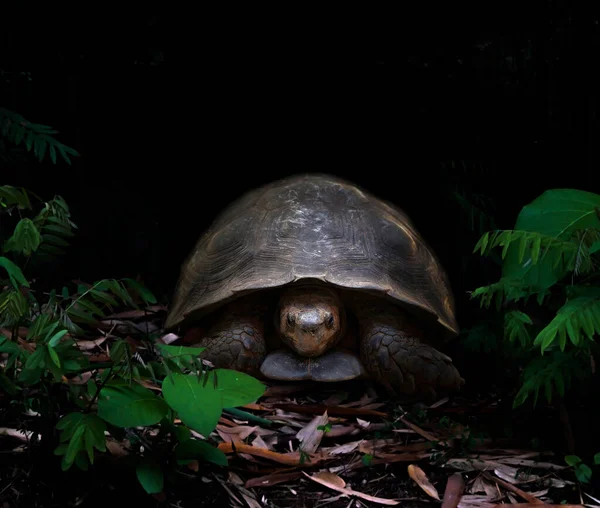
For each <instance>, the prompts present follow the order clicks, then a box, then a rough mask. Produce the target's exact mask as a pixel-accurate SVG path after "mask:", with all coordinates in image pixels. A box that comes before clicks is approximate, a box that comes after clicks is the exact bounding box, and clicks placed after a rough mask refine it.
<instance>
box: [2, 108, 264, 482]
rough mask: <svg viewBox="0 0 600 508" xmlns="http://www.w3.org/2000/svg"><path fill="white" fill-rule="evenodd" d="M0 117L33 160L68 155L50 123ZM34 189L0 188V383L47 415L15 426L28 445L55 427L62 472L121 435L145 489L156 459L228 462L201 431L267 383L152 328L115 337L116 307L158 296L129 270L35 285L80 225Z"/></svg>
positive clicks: (159, 463) (85, 463) (29, 409)
mask: <svg viewBox="0 0 600 508" xmlns="http://www.w3.org/2000/svg"><path fill="white" fill-rule="evenodd" d="M0 121H2V122H3V123H2V127H3V131H2V132H3V135H4V136H5V140H6V141H9V142H11V143H13V144H15V145H18V143H19V142H20V141H21V140H22V139H23V137H24V138H25V140H26V146H27V148H28V150H29V149H31V148H32V149H33V150H34V153H35V155H36V156H37V157H38V158H39V159H40V160H41V159H43V157H44V155H45V154H47V153H49V154H50V157H51V158H52V160H53V162H56V152H58V153H60V154H61V155H62V156H63V157H65V159H66V160H67V161H68V158H67V154H70V155H76V152H75V151H74V150H72V149H71V148H68V147H66V146H64V145H62V144H61V143H59V142H57V141H56V140H55V139H54V138H52V137H51V135H52V134H54V133H55V131H53V130H52V129H50V128H49V127H45V126H38V125H34V124H31V123H29V122H26V121H25V120H24V119H23V118H22V117H20V116H18V115H16V114H14V113H10V112H7V111H6V110H0ZM32 198H37V196H34V195H33V194H32V193H31V192H28V191H27V190H26V189H22V188H16V187H12V186H3V187H0V209H1V212H0V220H1V221H2V223H1V226H2V233H3V235H5V236H3V237H2V238H1V239H0V240H1V254H2V255H1V256H0V267H1V268H2V274H3V275H1V277H2V278H0V291H1V292H0V332H1V333H2V335H1V336H0V354H2V356H3V357H4V361H3V362H2V364H1V366H0V387H1V388H2V390H3V391H4V392H5V393H6V394H8V396H9V397H10V408H11V410H12V411H13V412H21V413H25V414H30V415H35V419H38V420H44V421H43V422H41V423H40V422H39V421H37V422H35V423H32V424H31V425H28V424H27V423H25V424H23V425H22V428H21V429H19V430H20V431H21V432H24V433H26V434H30V435H31V436H32V441H31V443H30V444H31V446H34V447H35V446H36V444H39V443H40V442H47V441H49V442H52V440H53V438H54V436H55V434H56V431H58V445H57V446H56V448H55V449H54V453H55V454H56V455H58V456H61V457H62V461H61V465H62V469H63V470H68V469H69V468H71V467H72V466H74V465H75V466H76V467H78V468H80V469H83V470H87V469H88V467H89V466H90V464H94V462H95V460H96V458H97V456H98V454H104V453H105V452H106V451H107V447H106V443H107V438H108V439H109V440H110V439H114V437H118V438H123V437H125V436H126V437H127V439H128V440H129V441H130V443H131V451H132V452H133V453H134V454H136V455H137V457H138V460H137V465H136V473H137V478H138V480H139V482H140V483H141V485H142V486H143V487H144V489H145V490H146V491H147V492H149V493H158V492H161V491H162V489H163V483H164V474H163V471H164V470H165V468H168V467H176V466H178V465H180V464H186V463H188V462H189V461H191V460H198V459H200V460H202V459H203V460H206V461H209V462H212V463H215V464H218V465H226V464H227V458H226V457H225V455H224V454H223V452H221V451H220V450H219V449H218V448H216V447H215V446H214V445H213V444H211V443H210V441H209V440H207V439H206V437H207V436H209V435H210V433H211V432H212V430H213V429H214V428H215V426H216V424H217V422H218V420H219V418H220V416H221V413H222V411H223V410H224V409H230V408H235V407H237V406H241V405H245V404H248V403H251V402H253V401H255V400H256V399H257V398H258V397H260V396H261V395H262V393H263V391H264V386H263V385H262V384H261V383H259V382H258V381H257V380H255V379H254V378H251V377H250V376H247V375H245V374H242V373H239V372H234V371H230V370H226V369H211V368H210V367H207V366H206V365H204V363H203V362H202V361H201V360H200V359H199V355H200V353H201V352H202V349H201V348H191V347H183V346H171V345H168V344H164V343H161V342H160V341H159V338H160V335H159V334H157V333H146V334H145V335H144V336H142V337H140V339H139V344H138V343H136V342H135V341H133V340H129V341H128V340H126V339H122V338H116V337H114V336H112V335H111V331H112V328H113V326H112V325H110V322H108V324H107V320H108V319H109V318H110V317H111V316H114V315H115V313H117V312H118V311H122V310H123V309H124V308H125V309H127V308H129V309H138V310H139V309H141V310H146V311H148V307H149V306H151V305H154V304H156V303H157V302H156V299H155V298H154V296H153V295H152V293H151V292H150V291H149V290H148V289H147V288H146V287H144V286H143V285H142V284H141V283H140V282H138V281H136V280H134V279H131V278H124V279H121V280H116V279H105V280H100V281H97V282H94V283H92V284H88V283H83V282H75V283H73V282H71V283H67V284H65V286H64V287H62V288H61V289H60V290H52V291H51V292H50V293H49V294H45V293H43V292H41V291H39V290H38V289H37V287H36V283H35V280H36V279H35V277H34V276H33V275H32V274H36V273H37V272H38V271H39V270H42V271H43V266H44V265H43V263H44V261H47V260H48V259H53V258H55V257H56V256H60V255H62V254H64V252H65V249H66V248H68V246H69V240H70V238H71V237H73V235H74V232H75V230H76V229H77V226H76V225H75V223H74V222H73V221H72V219H71V215H70V211H69V207H68V205H67V203H66V202H65V200H64V199H63V198H62V197H60V196H55V197H54V198H52V199H51V200H49V201H43V200H41V199H40V198H37V201H36V200H34V199H32ZM6 232H9V233H8V234H6ZM38 275H40V274H39V273H38ZM41 276H42V277H43V273H42V274H41ZM148 312H150V311H148ZM98 332H100V334H101V337H104V338H105V339H106V338H111V343H110V350H109V354H108V356H107V358H106V361H104V362H94V361H90V356H89V355H87V354H86V353H85V348H83V347H82V346H83V345H84V344H86V343H89V341H90V340H94V338H95V337H96V336H97V334H98ZM140 351H141V352H142V353H143V355H142V354H141V353H140ZM40 429H46V430H45V431H40ZM149 429H155V430H156V431H155V432H148V430H149Z"/></svg>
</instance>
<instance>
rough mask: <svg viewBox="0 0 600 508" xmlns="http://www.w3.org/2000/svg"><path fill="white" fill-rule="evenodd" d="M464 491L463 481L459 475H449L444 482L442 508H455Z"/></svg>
mask: <svg viewBox="0 0 600 508" xmlns="http://www.w3.org/2000/svg"><path fill="white" fill-rule="evenodd" d="M464 490H465V481H464V480H463V477H462V475H461V474H460V473H454V474H451V475H450V476H449V477H448V481H447V482H446V490H445V491H444V499H443V500H442V508H456V507H457V506H458V503H460V500H461V498H462V495H463V492H464Z"/></svg>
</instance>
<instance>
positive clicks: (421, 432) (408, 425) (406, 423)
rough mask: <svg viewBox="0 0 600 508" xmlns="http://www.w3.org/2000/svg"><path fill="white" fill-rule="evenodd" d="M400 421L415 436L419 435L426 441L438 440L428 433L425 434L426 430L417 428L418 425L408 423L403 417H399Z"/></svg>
mask: <svg viewBox="0 0 600 508" xmlns="http://www.w3.org/2000/svg"><path fill="white" fill-rule="evenodd" d="M400 421H401V422H402V423H403V424H404V425H406V426H407V427H408V428H409V429H411V430H413V431H415V432H416V433H417V434H419V435H420V436H422V437H424V438H425V439H427V440H428V441H437V440H438V438H437V437H436V436H434V435H433V434H430V433H429V432H427V431H426V430H423V429H422V428H421V427H419V426H418V425H415V424H414V423H412V422H410V421H408V420H407V419H406V418H405V417H404V416H401V417H400Z"/></svg>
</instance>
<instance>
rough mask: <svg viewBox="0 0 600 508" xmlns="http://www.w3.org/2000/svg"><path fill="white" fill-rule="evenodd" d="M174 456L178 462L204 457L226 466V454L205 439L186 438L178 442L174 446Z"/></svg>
mask: <svg viewBox="0 0 600 508" xmlns="http://www.w3.org/2000/svg"><path fill="white" fill-rule="evenodd" d="M175 457H176V458H177V460H178V461H179V462H180V463H183V462H187V461H188V460H194V459H204V460H206V461H208V462H212V463H213V464H217V465H219V466H227V465H228V462H227V456H226V455H225V454H224V453H223V452H222V451H221V450H219V449H218V448H216V447H214V446H211V445H210V444H208V443H206V442H205V441H200V440H198V439H188V440H186V441H183V442H180V443H179V444H178V445H177V447H176V448H175Z"/></svg>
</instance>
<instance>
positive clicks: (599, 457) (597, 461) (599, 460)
mask: <svg viewBox="0 0 600 508" xmlns="http://www.w3.org/2000/svg"><path fill="white" fill-rule="evenodd" d="M599 464H600V453H597V454H596V455H594V465H596V466H597V465H599Z"/></svg>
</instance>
